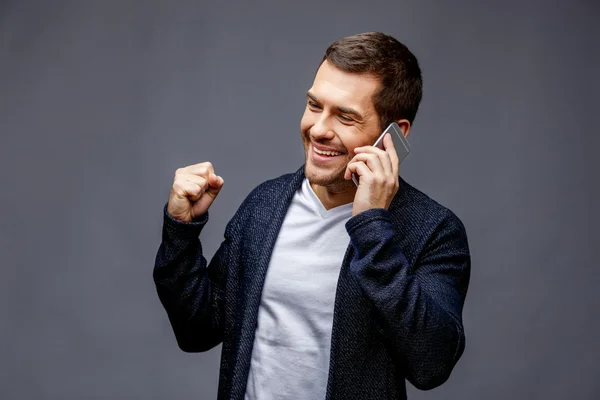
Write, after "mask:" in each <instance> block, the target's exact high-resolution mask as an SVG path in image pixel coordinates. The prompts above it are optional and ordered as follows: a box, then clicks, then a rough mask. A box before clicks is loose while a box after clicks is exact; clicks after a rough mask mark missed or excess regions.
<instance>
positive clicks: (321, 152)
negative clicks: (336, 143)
mask: <svg viewBox="0 0 600 400" xmlns="http://www.w3.org/2000/svg"><path fill="white" fill-rule="evenodd" d="M313 149H315V153H317V154H322V155H325V156H339V155H341V154H342V153H338V152H336V151H322V150H319V149H317V148H316V147H313Z"/></svg>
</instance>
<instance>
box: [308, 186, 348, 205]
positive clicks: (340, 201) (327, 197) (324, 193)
mask: <svg viewBox="0 0 600 400" xmlns="http://www.w3.org/2000/svg"><path fill="white" fill-rule="evenodd" d="M310 187H312V189H313V191H314V192H315V194H316V195H317V197H318V198H319V200H321V203H323V207H325V209H326V210H331V209H332V208H335V207H338V206H342V205H344V204H348V203H352V202H353V201H354V195H355V194H356V187H355V186H354V184H353V185H352V186H351V187H348V188H347V189H345V190H340V191H332V190H330V189H329V188H327V187H326V186H320V185H317V184H314V183H311V184H310Z"/></svg>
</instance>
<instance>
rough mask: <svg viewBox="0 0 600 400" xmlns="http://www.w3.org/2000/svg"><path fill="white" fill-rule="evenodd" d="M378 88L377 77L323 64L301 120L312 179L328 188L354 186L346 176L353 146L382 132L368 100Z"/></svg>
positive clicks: (337, 189) (362, 144)
mask: <svg viewBox="0 0 600 400" xmlns="http://www.w3.org/2000/svg"><path fill="white" fill-rule="evenodd" d="M378 88H379V81H378V80H377V79H376V78H375V77H373V76H371V75H367V74H355V73H349V72H344V71H342V70H340V69H338V68H337V67H335V66H334V65H332V64H329V63H328V62H327V61H325V62H323V64H322V65H321V67H320V68H319V70H318V71H317V74H316V76H315V80H314V82H313V85H312V87H311V88H310V89H309V90H308V93H307V103H306V109H305V110H304V115H303V116H302V120H301V121H300V131H301V133H302V140H303V142H304V153H305V157H306V167H305V174H306V177H307V178H308V179H309V181H310V183H312V184H317V185H321V186H327V187H328V189H330V190H332V191H343V190H345V189H348V188H350V187H354V183H353V182H352V181H351V180H350V181H347V180H346V179H344V172H345V170H346V166H347V165H348V162H350V160H351V159H352V158H353V157H354V149H355V148H356V147H360V146H366V145H372V144H373V143H374V142H375V140H376V139H377V137H379V135H380V134H381V132H380V129H381V128H380V126H379V116H378V115H377V113H376V112H375V108H374V106H373V102H372V96H373V93H374V92H375V90H377V89H378Z"/></svg>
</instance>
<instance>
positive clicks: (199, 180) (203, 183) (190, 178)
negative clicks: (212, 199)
mask: <svg viewBox="0 0 600 400" xmlns="http://www.w3.org/2000/svg"><path fill="white" fill-rule="evenodd" d="M179 179H182V180H185V181H187V182H191V183H195V184H197V185H198V186H200V187H201V188H202V189H203V190H206V189H208V179H207V178H204V177H203V176H200V175H194V174H181V175H179V176H178V177H177V180H179Z"/></svg>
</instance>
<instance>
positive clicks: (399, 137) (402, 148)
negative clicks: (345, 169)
mask: <svg viewBox="0 0 600 400" xmlns="http://www.w3.org/2000/svg"><path fill="white" fill-rule="evenodd" d="M386 133H389V134H390V135H391V137H392V141H393V142H394V148H395V149H396V154H398V166H400V164H401V163H402V161H404V159H405V158H406V156H407V155H408V153H410V145H409V144H408V140H407V139H406V138H405V137H404V135H403V134H402V131H401V130H400V127H399V126H398V124H397V123H396V122H392V123H391V124H389V125H388V127H387V128H386V129H385V130H384V131H383V133H382V134H381V135H380V136H379V138H378V139H377V140H376V141H375V143H374V144H373V146H375V147H378V148H380V149H381V150H385V148H384V147H383V138H384V137H385V134H386ZM358 179H359V177H358V175H357V174H355V173H352V180H353V181H354V184H355V185H356V186H358Z"/></svg>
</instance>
